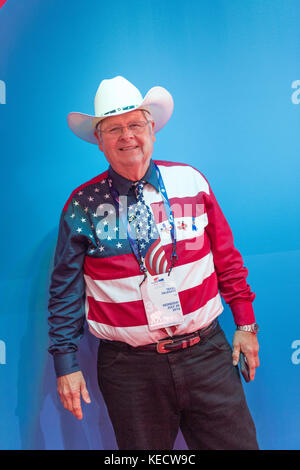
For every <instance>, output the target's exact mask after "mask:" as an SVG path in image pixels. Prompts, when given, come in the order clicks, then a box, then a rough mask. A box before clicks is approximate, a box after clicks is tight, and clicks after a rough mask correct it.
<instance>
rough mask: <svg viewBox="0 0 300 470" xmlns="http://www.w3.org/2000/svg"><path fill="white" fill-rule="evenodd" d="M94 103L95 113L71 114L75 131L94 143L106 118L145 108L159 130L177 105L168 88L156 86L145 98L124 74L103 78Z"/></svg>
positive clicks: (71, 121)
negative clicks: (98, 130) (99, 125)
mask: <svg viewBox="0 0 300 470" xmlns="http://www.w3.org/2000/svg"><path fill="white" fill-rule="evenodd" d="M94 104H95V116H90V115H88V114H82V113H74V112H72V113H69V114H68V117H67V120H68V124H69V127H70V129H71V131H73V132H74V134H76V135H77V136H78V137H80V138H81V139H83V140H86V141H87V142H91V143H92V144H98V142H97V139H96V137H95V136H94V131H95V127H96V125H97V124H98V122H99V121H101V120H102V119H105V118H107V117H110V116H117V115H118V114H124V113H128V112H130V111H134V110H135V109H145V110H147V111H149V112H150V113H151V115H152V117H153V120H154V122H155V128H154V130H155V132H158V131H159V130H160V129H162V127H163V126H164V125H165V124H166V123H167V122H168V120H169V119H170V117H171V114H172V112H173V107H174V104H173V98H172V96H171V95H170V93H169V92H168V91H167V90H166V89H165V88H162V87H160V86H155V87H153V88H151V89H150V90H149V91H148V93H147V94H146V96H145V97H144V98H143V97H142V95H141V93H140V92H139V90H138V89H137V88H136V87H135V86H134V85H133V84H132V83H130V82H129V81H128V80H126V78H124V77H121V76H118V77H115V78H112V79H109V80H102V82H101V83H100V85H99V87H98V90H97V93H96V96H95V102H94Z"/></svg>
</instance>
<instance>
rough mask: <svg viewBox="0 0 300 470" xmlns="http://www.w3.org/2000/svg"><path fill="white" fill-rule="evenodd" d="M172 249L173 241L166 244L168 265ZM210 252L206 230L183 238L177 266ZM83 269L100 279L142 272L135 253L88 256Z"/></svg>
mask: <svg viewBox="0 0 300 470" xmlns="http://www.w3.org/2000/svg"><path fill="white" fill-rule="evenodd" d="M191 248H193V249H191ZM172 249H173V247H172V243H170V244H168V245H165V246H164V250H165V253H166V258H167V261H168V267H169V266H170V260H171V254H172ZM209 252H210V240H209V237H208V235H207V234H206V232H205V231H204V234H203V235H202V236H200V237H195V238H192V239H190V240H181V241H179V242H177V244H176V253H177V255H178V260H177V261H176V266H181V265H184V264H187V263H192V262H193V261H198V260H200V259H202V258H203V257H204V256H206V255H207V254H208V253H209ZM83 269H84V274H86V275H88V276H90V277H91V278H92V279H95V280H98V281H101V280H109V279H124V278H126V277H132V276H138V275H140V274H141V272H140V268H139V265H138V262H137V260H136V258H135V255H134V254H133V253H128V254H125V255H119V256H111V257H109V258H93V257H91V256H86V257H85V261H84V266H83Z"/></svg>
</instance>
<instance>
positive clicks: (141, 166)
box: [95, 110, 155, 180]
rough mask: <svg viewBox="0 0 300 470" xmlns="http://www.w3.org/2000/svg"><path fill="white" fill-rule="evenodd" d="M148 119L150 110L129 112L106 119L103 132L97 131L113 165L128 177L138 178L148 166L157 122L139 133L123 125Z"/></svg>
mask: <svg viewBox="0 0 300 470" xmlns="http://www.w3.org/2000/svg"><path fill="white" fill-rule="evenodd" d="M147 120H150V115H149V114H148V113H147V112H145V113H144V112H143V111H141V110H136V111H130V112H129V113H125V114H121V115H119V116H111V117H108V118H106V119H104V120H103V121H102V122H101V130H100V132H97V131H96V132H95V135H96V137H97V140H98V144H99V148H100V150H101V151H102V152H103V153H104V155H105V157H106V159H107V160H108V162H109V163H110V165H111V166H112V168H113V169H114V170H115V171H116V172H117V173H119V174H120V175H122V176H124V177H127V178H128V179H133V180H135V179H139V178H141V177H142V176H143V175H144V174H145V172H146V171H147V169H148V166H149V163H150V159H151V156H152V153H153V143H154V142H155V135H154V122H153V121H151V122H149V123H148V124H147V125H146V126H145V127H143V128H141V129H140V130H139V132H135V131H134V130H133V131H132V130H131V129H129V128H128V127H124V126H128V125H130V124H135V123H137V124H138V123H146V122H147ZM99 126H100V124H99V125H98V129H99ZM120 127H123V129H122V130H121V131H120V129H119V133H118V131H117V134H115V133H114V132H115V129H116V128H120ZM99 134H100V135H99ZM136 175H138V177H137V178H136Z"/></svg>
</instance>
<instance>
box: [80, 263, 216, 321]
mask: <svg viewBox="0 0 300 470" xmlns="http://www.w3.org/2000/svg"><path fill="white" fill-rule="evenodd" d="M217 285H218V284H217V279H216V273H215V272H214V273H212V274H211V275H210V276H209V277H208V278H206V279H204V281H203V282H202V283H201V284H200V285H199V286H196V287H192V288H191V289H186V290H184V291H182V292H179V298H180V303H181V306H182V311H183V315H187V314H189V313H191V312H194V311H195V310H198V309H199V308H201V307H203V306H204V305H205V304H206V303H207V302H208V301H209V300H210V299H212V298H214V297H215V296H216V295H217V293H218V287H217ZM88 303H89V311H88V319H89V320H92V321H96V322H98V323H103V324H105V325H109V326H114V327H118V328H122V327H123V328H124V327H130V326H141V325H146V324H147V317H146V313H145V309H144V303H143V301H142V300H136V301H133V302H120V303H116V302H114V303H111V302H100V301H97V300H95V299H94V298H93V297H89V296H88Z"/></svg>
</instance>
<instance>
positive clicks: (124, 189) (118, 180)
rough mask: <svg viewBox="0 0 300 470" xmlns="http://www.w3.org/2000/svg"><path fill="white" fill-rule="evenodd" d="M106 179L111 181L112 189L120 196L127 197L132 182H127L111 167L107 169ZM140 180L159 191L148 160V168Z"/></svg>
mask: <svg viewBox="0 0 300 470" xmlns="http://www.w3.org/2000/svg"><path fill="white" fill-rule="evenodd" d="M108 178H110V179H111V180H112V185H113V187H114V188H115V189H116V190H117V191H118V193H119V194H121V195H127V194H128V191H129V189H130V188H131V186H132V184H133V183H134V181H132V180H128V179H127V178H124V176H121V175H119V174H118V173H117V172H116V171H115V170H114V169H113V168H112V167H111V166H109V168H108ZM141 179H142V180H144V181H146V182H147V183H150V184H152V186H153V187H154V188H155V189H156V190H157V191H159V182H158V178H157V173H156V170H155V166H154V162H153V160H150V164H149V168H148V170H147V171H146V173H145V175H144V176H143V178H141Z"/></svg>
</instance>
